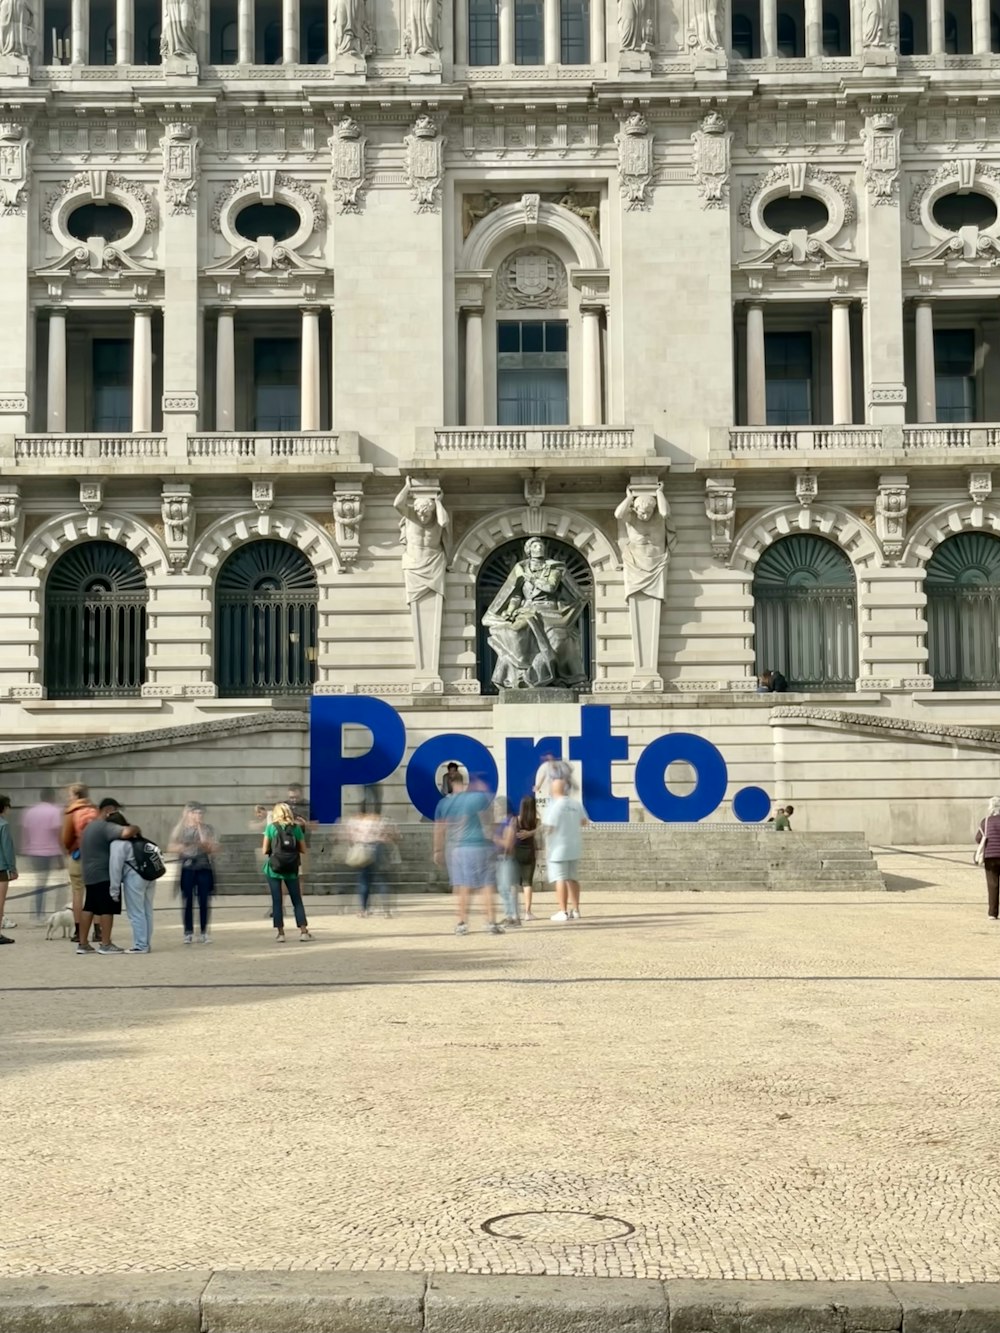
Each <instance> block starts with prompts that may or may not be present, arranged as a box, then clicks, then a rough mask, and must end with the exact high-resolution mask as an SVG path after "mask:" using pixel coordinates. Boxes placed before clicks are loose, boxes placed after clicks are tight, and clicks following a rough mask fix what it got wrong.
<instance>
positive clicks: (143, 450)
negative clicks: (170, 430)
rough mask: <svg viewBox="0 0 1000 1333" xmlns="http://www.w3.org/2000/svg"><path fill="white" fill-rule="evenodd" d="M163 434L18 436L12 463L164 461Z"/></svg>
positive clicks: (165, 449)
mask: <svg viewBox="0 0 1000 1333" xmlns="http://www.w3.org/2000/svg"><path fill="white" fill-rule="evenodd" d="M166 455H167V437H166V436H165V435H131V434H129V435H90V434H88V435H18V436H16V437H15V440H14V461H15V462H16V463H18V464H23V463H38V462H44V461H46V460H52V461H53V462H58V463H68V462H78V461H81V462H86V461H88V460H90V461H94V462H103V461H108V462H110V461H112V460H114V459H142V458H165V457H166Z"/></svg>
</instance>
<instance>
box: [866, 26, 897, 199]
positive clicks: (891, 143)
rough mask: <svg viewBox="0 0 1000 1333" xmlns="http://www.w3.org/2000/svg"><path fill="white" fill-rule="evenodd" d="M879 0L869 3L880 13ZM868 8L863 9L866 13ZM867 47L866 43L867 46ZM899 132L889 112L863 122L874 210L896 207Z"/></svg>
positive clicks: (867, 179) (868, 178)
mask: <svg viewBox="0 0 1000 1333" xmlns="http://www.w3.org/2000/svg"><path fill="white" fill-rule="evenodd" d="M881 2H882V0H871V3H872V7H873V8H877V9H880V8H881ZM867 11H868V5H867V4H866V5H865V12H866V13H867ZM866 45H867V43H866ZM901 137H902V130H900V129H899V128H898V126H897V124H896V117H895V116H893V115H891V114H889V113H888V112H879V113H878V114H877V115H874V116H868V117H866V119H865V128H864V129H863V130H862V131H861V139H862V141H863V143H864V146H865V185H866V186H867V188H868V194H869V197H870V198H871V201H872V203H873V204H875V205H876V206H878V205H880V204H882V205H886V204H888V205H892V206H895V205H896V204H898V202H899V199H898V194H897V188H896V187H897V183H898V181H899V141H900V138H901Z"/></svg>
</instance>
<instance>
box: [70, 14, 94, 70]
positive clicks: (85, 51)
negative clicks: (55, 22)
mask: <svg viewBox="0 0 1000 1333" xmlns="http://www.w3.org/2000/svg"><path fill="white" fill-rule="evenodd" d="M70 59H71V60H72V62H73V64H74V65H89V64H90V0H72V7H71V9H70Z"/></svg>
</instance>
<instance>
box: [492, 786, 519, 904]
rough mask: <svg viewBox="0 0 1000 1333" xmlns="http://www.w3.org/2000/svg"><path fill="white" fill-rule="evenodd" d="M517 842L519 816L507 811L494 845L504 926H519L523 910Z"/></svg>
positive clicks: (498, 825) (494, 838)
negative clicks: (520, 902)
mask: <svg viewBox="0 0 1000 1333" xmlns="http://www.w3.org/2000/svg"><path fill="white" fill-rule="evenodd" d="M516 843H517V816H516V815H512V814H510V813H507V814H505V815H504V816H503V818H502V819H500V820H499V821H498V823H497V826H496V829H495V830H494V833H493V846H494V848H495V849H496V858H497V893H498V894H499V896H500V910H501V912H503V916H502V917H501V919H500V924H501V925H502V926H519V925H520V924H521V912H520V906H519V903H518V898H519V896H520V894H519V892H518V891H519V889H520V885H521V880H520V875H519V873H518V867H517V861H516V860H515V857H514V852H515V848H516Z"/></svg>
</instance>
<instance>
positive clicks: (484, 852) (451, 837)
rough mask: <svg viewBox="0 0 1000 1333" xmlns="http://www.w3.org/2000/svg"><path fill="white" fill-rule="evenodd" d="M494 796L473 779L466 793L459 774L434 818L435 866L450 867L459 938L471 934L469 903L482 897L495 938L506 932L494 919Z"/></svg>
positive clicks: (484, 911) (490, 931) (485, 912)
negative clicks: (491, 822)
mask: <svg viewBox="0 0 1000 1333" xmlns="http://www.w3.org/2000/svg"><path fill="white" fill-rule="evenodd" d="M492 805H493V794H492V793H491V792H490V790H489V789H488V787H487V786H486V783H485V782H483V781H482V779H481V778H473V779H472V780H471V781H470V783H469V788H468V790H466V786H465V780H464V778H463V777H462V775H461V773H459V774H458V775H457V776H456V777H454V778H453V779H452V791H451V795H450V796H445V797H444V798H443V799H442V800H441V801H440V802H439V803H438V807H437V810H436V811H435V815H434V863H435V865H439V866H443V865H445V864H446V863H447V866H448V874H449V878H450V879H451V887H452V893H453V894H454V896H455V908H456V912H457V915H458V923H457V924H456V926H455V934H456V935H467V934H468V933H469V925H468V915H469V900H470V896H471V895H472V894H473V893H479V894H481V898H480V904H481V906H482V909H483V915H484V917H485V918H486V929H487V931H489V933H490V934H491V935H502V934H503V929H502V927H501V926H498V925H497V923H496V921H494V919H493V886H494V885H495V884H496V859H495V856H494V852H493V840H492V837H491V832H492V831H490V832H488V831H487V830H488V826H489V825H488V821H489V817H490V810H491V808H492Z"/></svg>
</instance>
